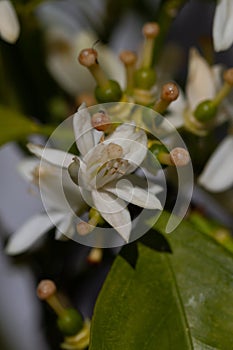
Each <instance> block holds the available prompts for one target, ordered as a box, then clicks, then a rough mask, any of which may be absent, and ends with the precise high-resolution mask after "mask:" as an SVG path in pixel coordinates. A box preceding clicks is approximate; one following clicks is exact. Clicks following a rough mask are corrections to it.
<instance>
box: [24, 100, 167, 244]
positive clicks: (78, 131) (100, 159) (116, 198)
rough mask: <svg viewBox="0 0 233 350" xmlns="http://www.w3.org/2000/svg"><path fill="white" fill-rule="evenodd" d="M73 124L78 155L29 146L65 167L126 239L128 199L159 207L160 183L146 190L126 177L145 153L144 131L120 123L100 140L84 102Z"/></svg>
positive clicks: (87, 197) (128, 216)
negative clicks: (104, 138) (106, 136)
mask: <svg viewBox="0 0 233 350" xmlns="http://www.w3.org/2000/svg"><path fill="white" fill-rule="evenodd" d="M73 127H74V132H75V139H76V144H77V147H78V149H79V151H80V154H81V156H80V157H75V156H74V155H71V154H69V153H68V154H67V153H65V152H63V151H58V150H55V149H51V148H45V149H42V148H41V147H38V146H36V145H30V147H29V149H30V150H31V152H33V153H34V154H35V155H37V156H39V157H41V158H42V159H44V160H45V161H47V162H51V163H52V164H56V165H57V166H60V167H63V168H65V169H67V168H68V169H69V172H70V175H71V177H72V179H73V181H74V182H75V183H77V184H78V186H80V190H81V192H82V195H83V197H84V198H85V200H86V201H87V203H88V205H89V206H91V207H95V208H96V209H97V211H98V212H99V213H100V214H101V216H102V217H103V218H104V219H105V220H106V221H107V222H108V223H109V224H110V225H111V226H113V227H114V229H115V230H116V231H117V232H118V233H119V234H120V235H121V237H122V238H123V239H124V240H125V241H126V242H128V241H129V236H130V232H131V229H132V222H131V217H130V214H129V211H128V209H127V203H128V202H131V203H133V204H135V205H138V206H140V207H143V208H147V209H162V207H161V204H160V201H159V200H158V199H157V198H156V196H155V193H158V192H160V191H161V187H160V186H157V188H156V189H155V188H154V189H153V190H151V191H146V190H144V189H143V188H142V187H139V186H133V185H132V184H131V183H130V181H129V178H128V175H129V174H131V173H132V172H134V171H135V170H136V169H137V168H138V167H139V166H140V164H141V163H142V161H143V160H144V158H145V156H146V153H147V136H146V134H145V132H144V131H142V130H139V131H137V130H136V127H135V125H132V124H122V125H120V126H119V127H117V128H116V130H115V131H114V132H113V133H112V134H111V135H110V136H109V137H108V138H107V139H106V140H105V141H103V142H99V141H100V138H101V137H102V133H101V132H97V131H96V130H95V129H93V128H92V125H91V116H90V114H89V112H88V110H87V109H86V108H84V107H83V105H82V106H81V107H80V109H79V111H78V112H77V113H76V114H75V115H74V118H73ZM72 158H73V160H71V161H70V159H72ZM69 162H70V163H69Z"/></svg>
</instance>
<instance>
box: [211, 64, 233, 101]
mask: <svg viewBox="0 0 233 350" xmlns="http://www.w3.org/2000/svg"><path fill="white" fill-rule="evenodd" d="M223 79H224V84H223V86H222V88H221V89H220V90H219V91H218V93H217V95H216V96H215V97H214V99H213V100H212V104H213V105H214V106H216V107H217V106H218V105H219V104H220V103H221V102H222V100H223V99H224V98H225V97H226V96H227V95H228V94H229V93H230V92H231V90H232V88H233V68H230V69H227V70H226V71H225V72H224V75H223Z"/></svg>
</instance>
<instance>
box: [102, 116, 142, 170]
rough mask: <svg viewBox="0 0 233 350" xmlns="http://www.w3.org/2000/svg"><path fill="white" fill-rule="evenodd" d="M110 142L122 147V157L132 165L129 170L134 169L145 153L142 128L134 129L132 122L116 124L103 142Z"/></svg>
mask: <svg viewBox="0 0 233 350" xmlns="http://www.w3.org/2000/svg"><path fill="white" fill-rule="evenodd" d="M111 142H113V143H116V144H118V145H120V146H121V147H122V148H123V158H124V159H127V160H128V161H129V162H130V163H131V165H132V167H131V169H130V170H129V172H132V171H134V170H135V169H136V168H137V167H138V166H139V165H140V164H141V163H142V161H143V160H144V158H145V156H146V154H147V136H146V133H145V131H144V130H136V127H135V125H134V124H128V123H124V124H122V125H120V126H118V127H117V128H116V130H115V131H114V132H113V133H112V134H111V136H110V137H109V138H108V139H107V140H106V141H105V142H104V143H105V144H108V143H111ZM129 172H127V173H129Z"/></svg>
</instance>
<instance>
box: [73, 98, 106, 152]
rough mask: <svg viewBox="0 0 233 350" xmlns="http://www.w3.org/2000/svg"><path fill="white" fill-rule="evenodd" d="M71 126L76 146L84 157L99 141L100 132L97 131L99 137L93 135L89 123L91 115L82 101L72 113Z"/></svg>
mask: <svg viewBox="0 0 233 350" xmlns="http://www.w3.org/2000/svg"><path fill="white" fill-rule="evenodd" d="M73 128H74V134H75V140H76V144H77V147H78V149H79V151H80V153H81V155H82V156H83V157H84V156H85V155H86V154H87V153H88V152H89V151H90V150H91V149H92V148H93V147H95V145H96V144H97V143H98V142H99V140H100V138H101V136H102V133H101V132H100V133H98V135H99V137H96V135H94V131H96V130H94V129H93V126H92V125H91V116H90V113H89V111H88V109H87V108H86V105H85V103H83V104H82V105H81V106H80V107H79V109H78V111H77V113H75V114H74V119H73Z"/></svg>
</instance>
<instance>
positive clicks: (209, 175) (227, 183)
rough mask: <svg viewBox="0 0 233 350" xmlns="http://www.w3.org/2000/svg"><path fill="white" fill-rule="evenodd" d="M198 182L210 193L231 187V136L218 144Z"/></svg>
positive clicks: (232, 152)
mask: <svg viewBox="0 0 233 350" xmlns="http://www.w3.org/2000/svg"><path fill="white" fill-rule="evenodd" d="M198 181H199V183H200V185H202V186H203V187H204V188H206V189H207V190H208V191H211V192H221V191H225V190H227V189H228V188H230V187H231V186H232V185H233V135H229V136H227V137H226V138H225V139H224V140H223V141H222V142H221V143H220V145H219V146H218V147H217V149H216V151H215V152H214V153H213V154H212V156H211V157H210V159H209V161H208V162H207V164H206V166H205V168H204V170H203V172H202V174H201V175H200V177H199V180H198Z"/></svg>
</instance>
